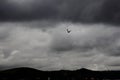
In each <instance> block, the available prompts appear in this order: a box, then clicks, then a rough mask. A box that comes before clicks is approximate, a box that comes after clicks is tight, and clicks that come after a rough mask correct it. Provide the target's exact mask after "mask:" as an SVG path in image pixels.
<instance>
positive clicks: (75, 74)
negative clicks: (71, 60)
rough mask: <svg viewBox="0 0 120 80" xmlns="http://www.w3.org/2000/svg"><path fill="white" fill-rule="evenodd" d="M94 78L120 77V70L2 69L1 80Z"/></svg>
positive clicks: (97, 79)
mask: <svg viewBox="0 0 120 80" xmlns="http://www.w3.org/2000/svg"><path fill="white" fill-rule="evenodd" d="M93 78H94V80H102V79H111V80H114V79H120V71H91V70H88V69H85V68H82V69H79V70H75V71H68V70H61V71H40V70H37V69H33V68H26V67H21V68H14V69H9V70H4V71H0V80H93Z"/></svg>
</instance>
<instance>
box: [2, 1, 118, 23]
mask: <svg viewBox="0 0 120 80" xmlns="http://www.w3.org/2000/svg"><path fill="white" fill-rule="evenodd" d="M119 3H120V1H118V0H114V1H113V0H69V1H68V0H27V1H24V0H20V1H19V0H1V1H0V20H1V21H26V20H36V19H39V20H44V19H45V20H53V21H56V20H58V21H64V20H65V21H72V22H85V23H101V22H102V23H110V24H119V20H120V14H119V13H120V10H119V8H120V5H119Z"/></svg>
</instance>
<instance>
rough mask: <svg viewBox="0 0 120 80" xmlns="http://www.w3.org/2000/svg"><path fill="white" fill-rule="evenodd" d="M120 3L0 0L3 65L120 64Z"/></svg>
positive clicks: (106, 66)
mask: <svg viewBox="0 0 120 80" xmlns="http://www.w3.org/2000/svg"><path fill="white" fill-rule="evenodd" d="M119 3H120V1H118V0H0V69H7V68H15V67H32V68H37V69H40V70H61V69H65V70H76V69H80V68H82V67H85V68H88V69H92V70H118V69H120V27H119V26H120V25H119V21H120V5H119ZM66 29H69V30H71V32H70V33H67V32H66Z"/></svg>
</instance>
